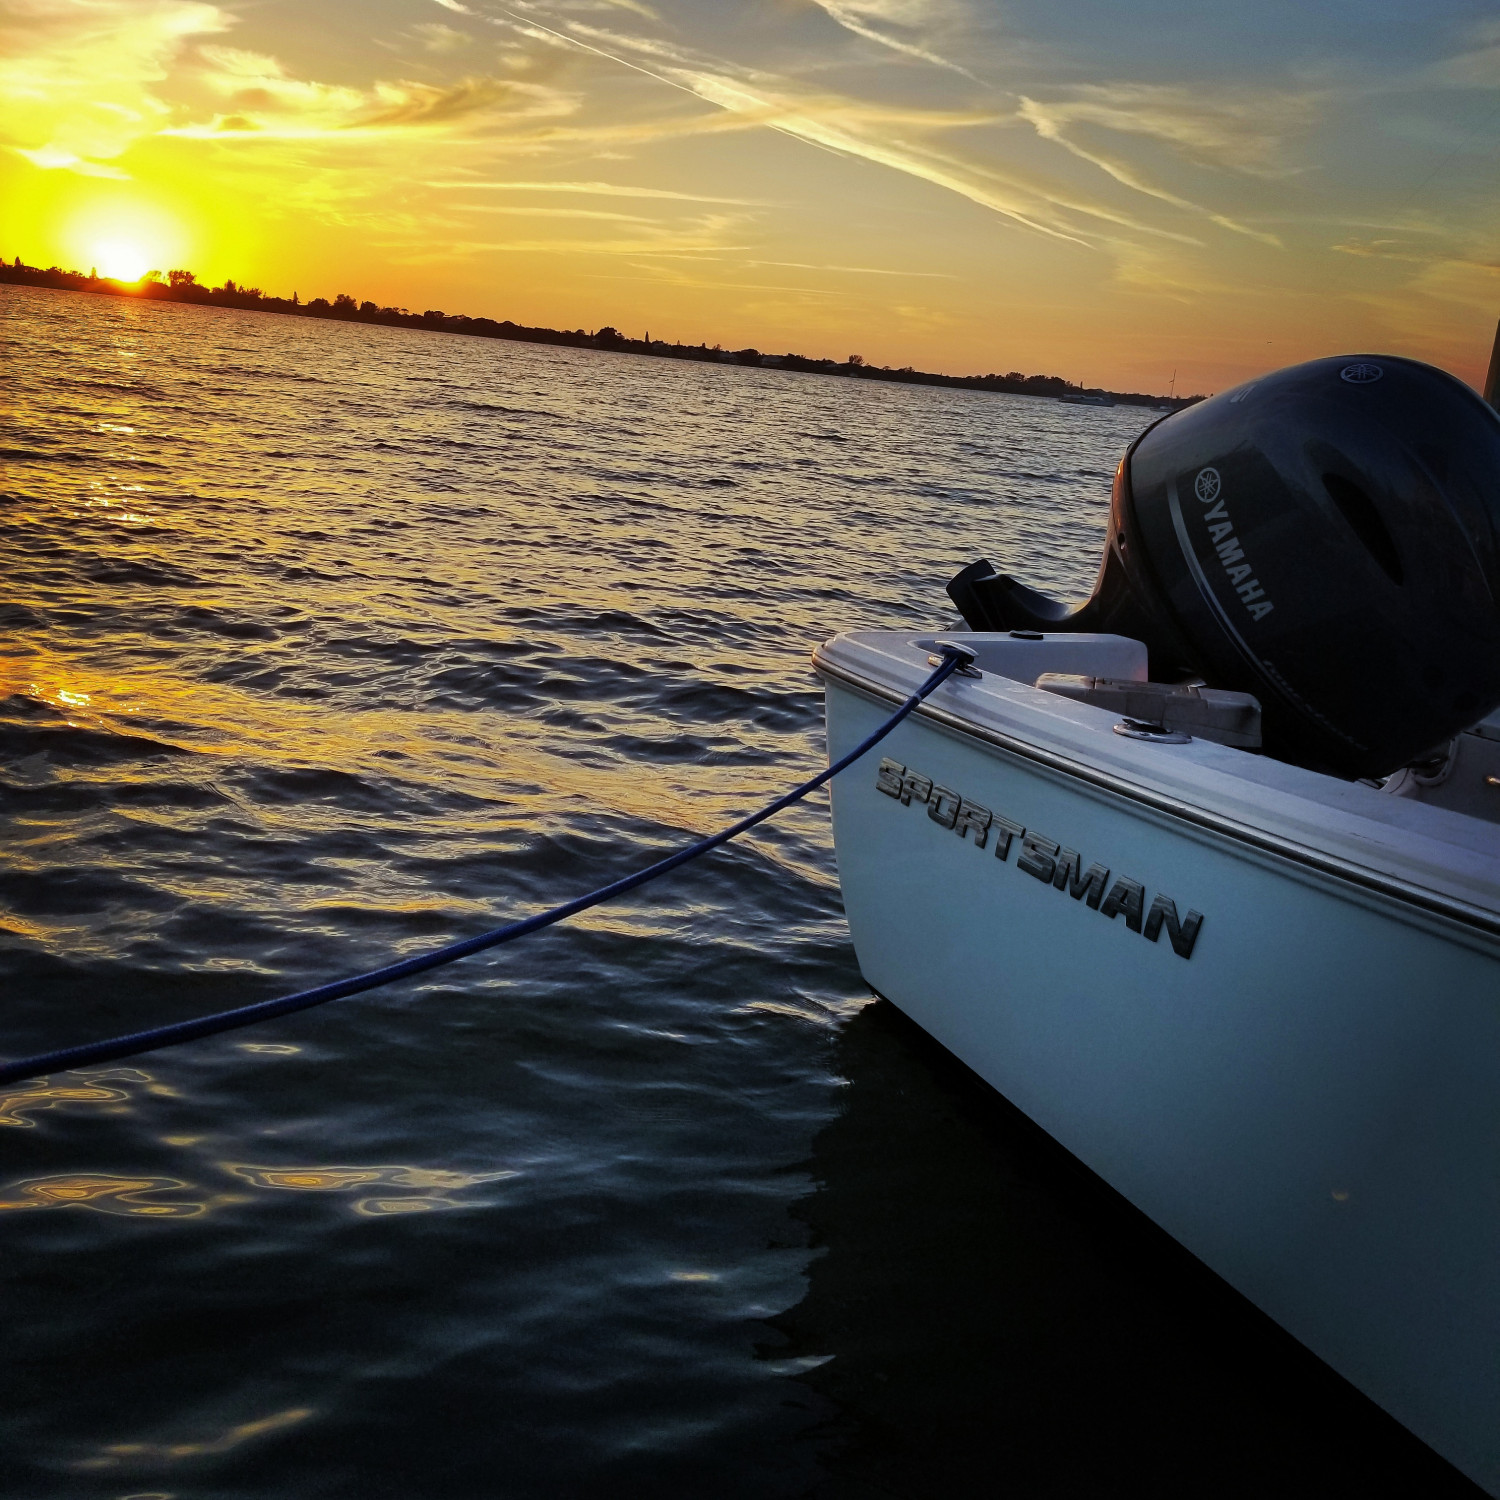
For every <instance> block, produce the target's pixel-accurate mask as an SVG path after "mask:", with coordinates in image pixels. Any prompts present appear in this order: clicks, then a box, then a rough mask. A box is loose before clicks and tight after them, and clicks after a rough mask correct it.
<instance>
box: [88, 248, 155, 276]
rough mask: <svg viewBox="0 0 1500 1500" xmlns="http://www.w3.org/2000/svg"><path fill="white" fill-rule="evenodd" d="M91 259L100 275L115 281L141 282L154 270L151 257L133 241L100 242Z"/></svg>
mask: <svg viewBox="0 0 1500 1500" xmlns="http://www.w3.org/2000/svg"><path fill="white" fill-rule="evenodd" d="M90 258H91V259H92V261H93V263H94V265H95V266H96V267H97V268H98V270H99V274H100V275H101V276H108V277H109V278H110V279H111V280H113V281H139V280H140V279H141V277H142V276H144V275H145V274H146V272H147V271H149V270H152V269H153V267H152V264H151V258H150V256H149V255H148V254H147V252H146V251H144V250H142V249H141V247H140V246H139V245H138V244H136V243H135V242H134V241H132V240H99V241H98V242H97V243H96V244H95V245H94V246H93V253H92V255H91V257H90ZM155 269H157V270H160V269H161V268H160V267H159V266H158V267H155Z"/></svg>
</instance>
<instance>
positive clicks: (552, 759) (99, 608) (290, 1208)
mask: <svg viewBox="0 0 1500 1500" xmlns="http://www.w3.org/2000/svg"><path fill="white" fill-rule="evenodd" d="M0 339H3V345H4V347H3V361H4V364H3V375H4V388H5V413H4V415H5V431H4V435H3V439H0V443H3V461H4V484H3V526H0V564H3V573H0V813H3V817H4V839H3V844H0V996H3V1003H0V1052H3V1053H4V1054H5V1055H8V1056H16V1055H20V1054H24V1053H27V1052H30V1051H34V1050H40V1049H43V1048H47V1047H51V1046H61V1045H66V1044H69V1043H73V1042H78V1041H84V1040H89V1039H94V1038H98V1037H103V1036H107V1035H112V1034H115V1033H118V1032H122V1031H127V1030H133V1029H136V1028H140V1027H144V1026H148V1025H154V1024H157V1023H161V1022H165V1021H170V1020H176V1019H181V1018H185V1017H188V1016H192V1015H196V1014H199V1013H202V1012H206V1011H211V1010H217V1009H222V1008H225V1007H227V1006H230V1005H236V1004H242V1003H247V1002H249V1001H252V1000H257V999H263V998H268V997H270V996H273V995H276V994H279V993H282V992H284V991H288V990H292V989H296V988H302V987H304V986H307V985H311V984H314V983H317V982H320V981H323V980H327V979H332V978H335V977H338V976H340V975H343V974H346V973H353V972H357V971H359V970H362V969H366V968H370V967H373V966H376V965H379V964H382V963H386V962H389V961H392V960H394V959H397V958H399V957H403V956H406V955H409V954H413V953H416V952H419V951H421V950H423V949H425V948H427V947H430V946H434V945H437V944H439V943H443V942H446V941H448V940H450V939H453V938H457V937H460V936H463V935H467V934H471V933H475V932H478V931H482V930H484V929H486V928H488V927H492V926H495V925H498V924H499V923H501V922H504V921H506V920H509V919H512V918H515V917H518V916H521V915H524V914H526V913H529V912H531V911H535V910H538V909H540V908H542V907H545V906H548V905H551V904H553V903H555V902H558V901H561V900H563V899H566V898H567V897H570V896H572V895H575V894H578V893H580V892H582V891H585V890H588V889H591V888H593V887H594V886H596V885H599V884H602V883H604V882H605V881H608V880H610V879H613V878H615V877H617V876H619V875H622V874H624V873H627V872H629V871H630V870H632V869H635V868H637V867H638V866H640V865H642V864H644V863H647V862H649V861H650V860H652V859H653V858H657V857H660V855H662V854H663V853H665V852H667V851H669V850H671V849H672V848H674V847H676V846H678V845H679V844H682V843H684V842H686V841H688V840H690V839H692V838H694V837H695V836H698V835H701V834H702V833H704V832H707V831H710V830H712V829H715V828H717V827H718V826H720V825H721V824H724V823H727V822H729V821H731V820H733V819H735V818H737V817H739V816H741V815H743V814H744V813H745V812H747V811H749V810H751V809H752V808H754V807H756V806H758V805H759V804H760V803H762V802H764V801H766V800H768V799H769V798H770V797H772V796H773V795H775V794H777V793H778V792H780V791H781V790H783V789H785V788H786V787H787V786H789V785H791V784H792V783H794V782H795V781H798V780H800V779H802V778H803V777H804V776H806V775H808V774H810V773H811V772H812V771H813V770H814V769H815V768H817V766H818V765H819V764H820V762H821V760H822V758H823V754H824V746H823V739H822V699H821V693H820V690H819V687H818V684H817V682H816V680H815V679H814V677H813V676H812V674H811V671H810V667H809V653H810V651H811V650H812V648H813V647H814V646H815V645H816V644H817V643H818V642H819V641H821V640H823V639H825V638H826V637H827V636H829V635H831V634H833V633H835V632H837V631H840V630H847V629H855V628H894V629H907V628H913V629H917V628H920V629H922V630H928V629H932V628H934V627H944V626H952V625H955V624H956V623H957V619H956V616H955V615H954V614H953V613H952V611H951V607H950V606H949V604H948V601H947V599H946V597H945V596H944V594H943V591H942V584H943V582H944V581H945V580H946V579H947V578H948V577H949V576H950V575H951V574H952V573H953V572H954V571H955V570H956V569H957V568H958V567H959V566H961V565H962V564H964V563H967V562H969V561H971V560H972V559H973V558H975V557H978V556H980V555H988V556H990V557H991V558H993V559H994V560H995V561H996V562H997V563H999V564H1001V565H1003V566H1005V567H1007V568H1009V569H1012V570H1014V571H1015V572H1017V573H1018V574H1019V575H1020V576H1022V577H1024V578H1025V579H1026V580H1027V581H1028V582H1031V583H1033V584H1035V585H1037V586H1039V587H1042V588H1045V589H1048V590H1051V591H1054V592H1057V593H1060V594H1062V595H1065V596H1071V597H1079V596H1081V595H1083V594H1084V593H1086V592H1087V589H1088V586H1089V583H1090V581H1091V579H1092V577H1093V574H1094V571H1095V569H1096V567H1097V563H1098V558H1099V555H1100V550H1101V543H1102V539H1103V535H1104V525H1105V521H1106V517H1107V508H1108V496H1109V486H1110V479H1111V475H1112V473H1113V470H1114V467H1115V464H1116V463H1117V462H1118V459H1119V456H1120V454H1121V452H1122V451H1123V449H1124V448H1125V446H1126V445H1127V444H1128V443H1129V441H1130V440H1131V439H1132V438H1133V437H1134V436H1135V435H1136V434H1137V433H1138V432H1139V431H1140V430H1141V428H1142V427H1143V426H1144V424H1145V423H1146V422H1147V421H1148V420H1150V419H1151V417H1152V416H1153V414H1152V413H1150V412H1146V411H1143V410H1141V409H1138V408H1130V407H1120V408H1115V409H1113V410H1105V409H1087V408H1082V409H1081V408H1070V407H1065V406H1061V405H1058V404H1056V403H1053V402H1048V401H1039V400H1032V399H1027V398H1021V397H1007V396H994V395H989V394H983V393H978V392H970V391H958V390H942V389H928V388H925V387H916V386H901V385H887V384H883V383H876V382H856V381H852V380H835V379H829V378H824V377H818V376H810V375H799V374H792V373H788V372H782V371H776V370H765V369H746V368H740V367H728V366H711V365H703V364H696V363H691V364H690V363H676V362H672V361H669V360H664V359H643V358H638V357H634V356H627V355H613V354H608V353H602V352H592V351H579V350H572V349H557V348H550V347H543V346H536V345H527V344H519V343H508V342H501V341H491V340H478V339H465V338H458V337H450V336H444V335H436V334H425V333H422V332H416V331H410V330H395V329H386V328H378V327H364V326H357V325H347V324H339V323H320V322H313V321H310V320H304V319H293V318H284V317H277V316H271V315H264V314H255V313H242V312H236V311H231V310H223V309H206V308H196V307H184V306H174V305H171V304H160V303H143V302H136V301H132V300H130V299H123V298H111V297H102V296H101V297H96V296H84V295H78V294H71V293H61V292H50V291H37V290H31V289H25V288H3V289H0ZM917 937H919V935H917V934H914V939H915V938H917ZM0 1257H3V1264H4V1266H5V1285H6V1294H5V1295H6V1306H7V1316H6V1320H5V1322H6V1332H7V1357H6V1359H5V1371H6V1377H5V1385H6V1394H5V1400H4V1402H3V1407H0V1431H3V1434H4V1437H3V1445H4V1447H3V1456H0V1464H3V1470H4V1479H3V1483H4V1487H5V1489H4V1492H5V1493H6V1494H15V1495H24V1496H48V1495H64V1496H85V1497H96V1496H98V1497H127V1496H130V1497H136V1500H143V1497H172V1500H186V1497H194V1500H219V1497H224V1500H229V1497H236V1500H239V1497H253V1496H277V1497H287V1500H293V1497H295V1500H301V1497H324V1496H338V1497H344V1496H350V1497H353V1496H400V1497H407V1496H421V1497H425V1496H444V1497H455V1500H465V1497H476V1500H477V1497H531V1496H546V1497H572V1496H580V1497H581V1496H602V1497H615V1496H643V1497H644V1496H655V1497H675V1496H704V1497H731V1496H745V1497H759V1496H764V1497H780V1496H796V1495H804V1494H817V1495H827V1496H835V1495H837V1496H844V1495H847V1496H851V1497H852V1496H877V1495H903V1496H908V1495H909V1496H918V1497H922V1496H927V1495H940V1494H956V1495H964V1494H990V1493H1002V1492H1003V1493H1008V1494H1017V1495H1052V1494H1059V1495H1061V1494H1111V1493H1116V1492H1123V1491H1124V1490H1126V1489H1130V1490H1134V1489H1137V1488H1140V1487H1141V1486H1142V1485H1143V1484H1144V1485H1146V1486H1148V1487H1152V1488H1154V1489H1155V1490H1156V1492H1157V1493H1162V1494H1178V1493H1181V1494H1195V1493H1215V1494H1228V1493H1245V1494H1264V1493H1267V1492H1268V1490H1269V1489H1270V1488H1271V1487H1274V1486H1279V1485H1285V1484H1291V1483H1292V1482H1293V1480H1294V1479H1295V1478H1296V1477H1297V1476H1302V1477H1306V1476H1307V1475H1313V1476H1314V1477H1315V1478H1319V1479H1320V1481H1326V1482H1328V1483H1329V1484H1333V1483H1335V1482H1337V1484H1339V1485H1342V1486H1344V1487H1345V1489H1346V1490H1348V1489H1351V1488H1352V1489H1358V1488H1360V1487H1361V1486H1364V1487H1366V1488H1368V1484H1367V1481H1368V1482H1373V1481H1374V1480H1376V1479H1384V1478H1388V1477H1389V1476H1390V1474H1392V1473H1394V1472H1406V1471H1405V1470H1402V1469H1401V1468H1400V1466H1401V1465H1403V1464H1404V1465H1407V1466H1408V1467H1409V1469H1410V1472H1411V1473H1413V1474H1416V1475H1420V1476H1421V1478H1422V1483H1423V1485H1424V1486H1425V1493H1429V1494H1430V1493H1438V1492H1439V1491H1438V1489H1434V1488H1433V1486H1434V1485H1436V1486H1439V1487H1441V1486H1442V1485H1444V1484H1450V1485H1452V1484H1455V1483H1456V1482H1455V1481H1454V1479H1453V1476H1452V1475H1451V1471H1448V1470H1447V1469H1446V1468H1445V1467H1444V1466H1442V1465H1440V1464H1438V1462H1437V1461H1436V1460H1435V1459H1433V1458H1432V1457H1431V1455H1429V1454H1427V1453H1426V1450H1425V1449H1421V1448H1420V1446H1419V1445H1416V1444H1415V1443H1414V1441H1413V1440H1411V1439H1409V1438H1407V1437H1406V1436H1405V1435H1404V1434H1403V1433H1401V1432H1400V1431H1399V1430H1398V1429H1395V1428H1394V1426H1393V1424H1390V1423H1389V1422H1388V1421H1387V1420H1386V1419H1385V1418H1384V1417H1382V1416H1381V1415H1380V1414H1379V1413H1378V1412H1376V1411H1375V1410H1374V1408H1373V1407H1369V1406H1368V1405H1367V1403H1364V1402H1363V1401H1362V1400H1361V1399H1360V1398H1358V1397H1356V1396H1354V1395H1353V1393H1352V1392H1350V1391H1349V1390H1348V1388H1347V1387H1344V1386H1343V1385H1342V1383H1341V1382H1338V1381H1337V1380H1336V1379H1334V1377H1332V1376H1331V1375H1329V1374H1328V1372H1326V1371H1324V1370H1323V1369H1322V1367H1321V1366H1317V1364H1316V1362H1315V1361H1312V1360H1311V1359H1310V1357H1309V1356H1306V1355H1304V1354H1302V1353H1301V1351H1299V1350H1297V1349H1296V1348H1295V1346H1292V1345H1291V1344H1290V1341H1289V1340H1285V1339H1284V1338H1283V1337H1282V1336H1280V1335H1278V1334H1276V1333H1275V1331H1274V1330H1271V1329H1270V1328H1269V1325H1266V1324H1265V1323H1264V1320H1261V1319H1259V1317H1258V1315H1255V1314H1251V1313H1250V1312H1249V1311H1248V1309H1246V1308H1245V1307H1244V1306H1243V1305H1242V1304H1240V1303H1239V1302H1238V1299H1236V1298H1234V1297H1233V1296H1232V1294H1229V1293H1228V1292H1227V1290H1226V1289H1224V1288H1222V1287H1221V1286H1220V1285H1219V1284H1218V1283H1216V1282H1214V1281H1213V1278H1211V1277H1208V1276H1207V1275H1206V1273H1203V1272H1202V1271H1201V1268H1197V1267H1196V1265H1195V1263H1191V1262H1189V1260H1188V1258H1187V1257H1186V1256H1184V1255H1183V1254H1182V1253H1181V1252H1180V1251H1177V1250H1176V1249H1175V1247H1173V1246H1171V1245H1170V1244H1169V1243H1168V1242H1166V1241H1165V1240H1164V1238H1163V1237H1161V1236H1159V1235H1157V1234H1156V1232H1155V1231H1153V1230H1151V1229H1150V1227H1149V1226H1147V1225H1145V1224H1144V1222H1143V1221H1141V1220H1139V1218H1138V1217H1137V1216H1135V1215H1133V1214H1132V1213H1131V1211H1129V1210H1128V1209H1125V1208H1124V1207H1123V1206H1122V1205H1120V1204H1119V1203H1118V1202H1116V1201H1113V1200H1111V1199H1110V1197H1109V1195H1108V1194H1107V1193H1105V1192H1103V1190H1102V1189H1101V1188H1100V1187H1099V1185H1098V1184H1096V1183H1093V1182H1092V1181H1091V1180H1089V1179H1087V1176H1086V1174H1083V1173H1081V1172H1080V1171H1078V1170H1076V1169H1075V1168H1073V1167H1072V1165H1071V1164H1070V1162H1069V1161H1068V1160H1067V1159H1066V1158H1065V1157H1064V1156H1063V1154H1062V1153H1060V1152H1059V1151H1057V1150H1056V1148H1054V1147H1052V1146H1050V1144H1049V1143H1047V1142H1045V1141H1044V1140H1041V1139H1039V1138H1038V1137H1037V1136H1036V1134H1035V1132H1033V1131H1031V1130H1030V1129H1029V1127H1027V1126H1026V1125H1025V1123H1024V1122H1023V1121H1021V1120H1019V1118H1017V1117H1016V1116H1014V1114H1013V1113H1012V1112H1011V1111H1009V1109H1008V1107H1007V1106H1005V1105H1004V1104H1003V1102H1002V1101H1000V1100H999V1099H998V1098H996V1097H995V1096H994V1095H993V1094H992V1093H991V1092H990V1091H989V1090H988V1089H986V1088H985V1087H984V1086H983V1085H981V1084H979V1083H978V1082H977V1080H975V1079H973V1078H972V1077H971V1076H970V1075H968V1074H967V1073H966V1072H965V1070H963V1069H962V1068H961V1067H959V1066H958V1065H957V1064H956V1063H954V1062H953V1061H952V1059H950V1058H947V1057H946V1056H945V1055H944V1054H942V1053H941V1052H940V1050H939V1049H937V1048H936V1047H935V1046H933V1045H932V1044H931V1043H930V1042H928V1041H927V1040H926V1039H925V1038H924V1037H922V1036H921V1034H920V1033H918V1032H916V1031H915V1029H914V1028H912V1027H910V1026H909V1025H907V1024H906V1023H905V1022H903V1021H902V1019H901V1018H900V1017H899V1015H897V1014H896V1013H895V1012H893V1011H892V1010H891V1008H890V1007H889V1006H887V1005H885V1004H883V1003H877V1002H874V1001H873V1000H872V997H871V995H870V993H869V991H868V990H867V989H866V988H865V987H864V985H863V984H862V983H861V980H860V976H859V972H858V968H857V965H856V963H855V959H854V954H853V951H852V949H851V946H850V943H849V939H848V934H847V930H846V928H845V925H844V921H843V916H842V911H841V907H840V903H839V893H838V882H837V874H836V870H835V867H834V862H833V855H832V847H831V841H830V838H829V831H828V823H827V803H826V797H825V796H822V795H820V796H818V797H815V798H814V799H812V800H811V801H809V802H808V803H806V804H804V805H802V806H799V807H797V808H795V809H793V810H791V811H789V812H787V813H786V814H784V815H782V816H781V817H779V818H778V819H776V820H775V821H773V822H772V823H770V824H767V825H764V826H762V827H761V828H759V829H757V830H756V831H755V832H754V833H753V834H751V835H750V836H748V837H746V838H744V839H742V840H740V841H739V842H738V843H737V844H735V845H732V846H730V847H729V848H728V849H726V850H723V851H720V852H718V853H716V854H714V855H712V856H710V857H709V858H707V859H706V860H703V861H701V862H699V863H697V864H695V865H693V866H691V867H689V868H687V869H685V870H683V871H680V872H678V873H677V874H675V875H673V876H671V877H668V878H667V879H666V880H664V881H662V882H661V883H659V884H656V885H653V886H650V887H648V888H646V889H644V890H642V891H638V892H636V893H634V894H632V895H631V896H629V897H626V898H624V899H622V900H619V901H616V902H614V903H612V904H610V905H607V906H605V907H602V908H599V909H596V910H594V911H592V912H590V913H588V914H587V915H586V916H584V917H582V918H580V919H578V920H576V921H574V922H572V923H570V924H568V925H566V926H564V927H559V928H555V929H552V930H550V931H547V932H544V933H542V934H538V935H536V936H533V937H531V938H529V939H527V940H525V941H524V942H523V943H521V944H518V945H515V946H512V947H508V948H505V949H503V950H501V951H499V952H497V953H494V954H491V955H486V956H483V957H480V958H477V959H472V960H469V961H467V962H465V963H463V964H461V965H459V966H457V967H454V968H450V969H447V970H444V971H441V972H438V973H434V974H430V975H428V976H425V977H424V978H422V979H419V980H416V981H412V982H409V983H406V984H403V985H399V986H396V987H393V988H390V989H387V990H382V991H379V992H376V993H373V994H370V995H366V996H363V997H360V998H358V999H353V1000H348V1001H343V1002H339V1003H337V1004H334V1005H331V1006H329V1007H327V1008H324V1009H321V1010H318V1011H315V1012H310V1013H307V1014H304V1015H301V1016H298V1017H294V1018H289V1019H286V1020H282V1021H278V1022H276V1023H274V1024H271V1025H267V1026H263V1027H257V1028H254V1029H252V1030H247V1031H243V1032H237V1033H234V1034H232V1035H229V1036H225V1037H221V1038H217V1039H214V1040H210V1041H205V1042H201V1043H196V1044H192V1045H190V1046H186V1047H181V1048H177V1049H174V1050H171V1051H167V1052H162V1053H160V1054H157V1055H153V1056H150V1057H146V1058H142V1059H139V1060H136V1061H133V1062H130V1063H128V1064H122V1065H116V1066H111V1067H104V1068H95V1069H89V1070H84V1071H82V1072H77V1073H68V1074H59V1075H57V1076H54V1077H52V1078H50V1079H48V1080H45V1081H39V1082H36V1083H31V1084H23V1085H18V1086H15V1087H14V1088H12V1089H11V1090H9V1091H7V1093H6V1095H5V1097H4V1098H3V1099H0ZM1461 1488H1462V1487H1461V1486H1460V1487H1459V1488H1456V1489H1455V1490H1454V1492H1455V1493H1458V1492H1460V1489H1461Z"/></svg>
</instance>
